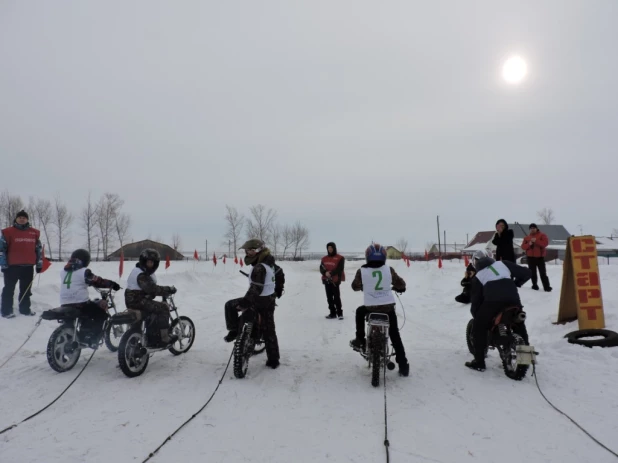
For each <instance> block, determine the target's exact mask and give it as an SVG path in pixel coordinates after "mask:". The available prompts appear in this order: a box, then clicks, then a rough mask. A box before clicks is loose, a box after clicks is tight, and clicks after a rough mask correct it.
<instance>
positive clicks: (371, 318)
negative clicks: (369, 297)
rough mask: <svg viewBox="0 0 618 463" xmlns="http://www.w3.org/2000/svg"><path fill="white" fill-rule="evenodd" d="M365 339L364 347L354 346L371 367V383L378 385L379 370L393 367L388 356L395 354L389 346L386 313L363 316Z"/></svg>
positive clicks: (374, 385)
mask: <svg viewBox="0 0 618 463" xmlns="http://www.w3.org/2000/svg"><path fill="white" fill-rule="evenodd" d="M365 321H366V330H367V331H366V339H367V342H366V343H365V347H364V349H357V348H354V347H353V346H352V347H353V348H354V350H356V351H357V352H358V353H360V354H361V356H362V357H363V358H364V359H365V360H367V366H368V367H369V368H370V369H371V385H372V386H373V387H378V386H379V385H380V372H381V371H384V373H386V368H388V369H389V370H394V369H395V364H394V363H393V362H392V361H391V360H390V358H391V357H392V356H393V355H395V351H394V349H391V347H389V342H388V340H389V336H388V329H389V326H390V322H389V318H388V314H385V313H379V312H371V313H369V314H367V316H366V317H365Z"/></svg>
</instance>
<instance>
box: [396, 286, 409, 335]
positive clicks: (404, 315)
mask: <svg viewBox="0 0 618 463" xmlns="http://www.w3.org/2000/svg"><path fill="white" fill-rule="evenodd" d="M395 296H397V299H399V303H400V304H401V310H403V324H402V325H401V327H400V328H399V331H401V330H402V328H403V327H404V326H405V324H406V308H405V307H404V306H403V302H401V299H400V298H399V294H397V293H395Z"/></svg>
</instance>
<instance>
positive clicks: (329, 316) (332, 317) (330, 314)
mask: <svg viewBox="0 0 618 463" xmlns="http://www.w3.org/2000/svg"><path fill="white" fill-rule="evenodd" d="M325 318H331V319H335V318H337V315H335V314H334V313H329V314H328V315H327V316H326V317H325Z"/></svg>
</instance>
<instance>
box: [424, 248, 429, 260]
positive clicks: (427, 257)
mask: <svg viewBox="0 0 618 463" xmlns="http://www.w3.org/2000/svg"><path fill="white" fill-rule="evenodd" d="M425 260H429V253H428V252H427V249H425Z"/></svg>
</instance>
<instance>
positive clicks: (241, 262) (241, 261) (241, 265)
mask: <svg viewBox="0 0 618 463" xmlns="http://www.w3.org/2000/svg"><path fill="white" fill-rule="evenodd" d="M244 265H245V264H244V263H243V260H242V257H241V258H240V267H241V268H242V267H243V266H244Z"/></svg>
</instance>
